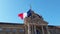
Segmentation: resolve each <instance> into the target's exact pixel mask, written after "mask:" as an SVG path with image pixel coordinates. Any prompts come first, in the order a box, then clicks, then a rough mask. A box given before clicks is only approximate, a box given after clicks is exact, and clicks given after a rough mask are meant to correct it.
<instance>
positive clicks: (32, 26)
mask: <svg viewBox="0 0 60 34" xmlns="http://www.w3.org/2000/svg"><path fill="white" fill-rule="evenodd" d="M33 27H34V26H33V25H32V28H31V29H32V34H34V32H33V29H34V28H33Z"/></svg>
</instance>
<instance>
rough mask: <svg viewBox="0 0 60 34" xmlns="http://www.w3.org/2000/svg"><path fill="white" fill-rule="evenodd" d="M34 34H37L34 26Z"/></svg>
mask: <svg viewBox="0 0 60 34" xmlns="http://www.w3.org/2000/svg"><path fill="white" fill-rule="evenodd" d="M34 33H35V34H37V33H36V26H34Z"/></svg>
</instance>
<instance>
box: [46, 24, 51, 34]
mask: <svg viewBox="0 0 60 34" xmlns="http://www.w3.org/2000/svg"><path fill="white" fill-rule="evenodd" d="M46 29H47V34H50V32H49V30H48V25H47V26H46Z"/></svg>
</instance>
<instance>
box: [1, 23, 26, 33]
mask: <svg viewBox="0 0 60 34" xmlns="http://www.w3.org/2000/svg"><path fill="white" fill-rule="evenodd" d="M0 34H25V27H24V25H8V24H0Z"/></svg>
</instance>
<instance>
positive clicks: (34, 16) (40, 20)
mask: <svg viewBox="0 0 60 34" xmlns="http://www.w3.org/2000/svg"><path fill="white" fill-rule="evenodd" d="M31 13H32V15H31V16H30V17H26V18H25V19H24V22H25V23H36V24H48V23H47V22H46V21H44V19H43V18H42V16H40V15H38V14H36V13H34V12H31Z"/></svg>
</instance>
